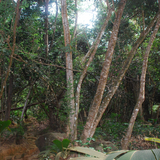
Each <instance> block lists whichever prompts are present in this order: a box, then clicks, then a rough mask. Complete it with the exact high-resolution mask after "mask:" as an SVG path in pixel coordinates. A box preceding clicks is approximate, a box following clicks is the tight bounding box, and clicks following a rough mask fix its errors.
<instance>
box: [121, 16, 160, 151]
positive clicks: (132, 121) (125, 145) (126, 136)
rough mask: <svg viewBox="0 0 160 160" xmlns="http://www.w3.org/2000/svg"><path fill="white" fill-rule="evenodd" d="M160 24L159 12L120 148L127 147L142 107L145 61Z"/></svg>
mask: <svg viewBox="0 0 160 160" xmlns="http://www.w3.org/2000/svg"><path fill="white" fill-rule="evenodd" d="M159 26H160V14H159V16H158V20H157V23H156V26H155V28H154V31H153V33H152V35H151V38H150V41H149V43H148V46H147V48H146V52H145V55H144V60H143V66H142V73H141V79H140V91H139V97H138V100H137V103H136V105H135V107H134V110H133V113H132V116H131V119H130V122H129V126H128V130H127V132H126V135H125V138H124V141H123V143H122V149H127V148H128V144H129V140H130V137H131V134H132V130H133V126H134V123H135V120H136V117H137V114H138V112H139V110H140V108H141V107H142V103H143V102H144V99H145V79H146V71H147V63H148V57H149V53H150V50H151V47H152V44H153V41H154V39H155V36H156V34H157V32H158V29H159Z"/></svg>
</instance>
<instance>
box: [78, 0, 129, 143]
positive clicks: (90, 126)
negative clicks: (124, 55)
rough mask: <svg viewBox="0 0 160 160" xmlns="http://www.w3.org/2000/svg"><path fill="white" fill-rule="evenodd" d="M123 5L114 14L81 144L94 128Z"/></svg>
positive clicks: (120, 3)
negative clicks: (106, 48)
mask: <svg viewBox="0 0 160 160" xmlns="http://www.w3.org/2000/svg"><path fill="white" fill-rule="evenodd" d="M125 4H126V0H121V1H120V2H119V7H118V11H117V13H116V18H115V21H114V25H113V30H112V34H111V37H110V41H109V45H108V50H107V53H106V56H105V61H104V63H103V67H102V71H101V75H100V80H99V84H98V87H97V91H96V95H95V97H94V100H93V103H92V106H91V107H90V110H89V115H88V118H87V122H86V125H85V127H84V130H83V133H82V135H81V139H82V141H83V142H86V139H87V138H89V137H92V135H93V133H92V130H93V127H94V121H95V119H96V116H97V113H98V109H99V107H100V104H101V100H102V96H103V93H104V89H105V85H106V82H107V77H108V73H109V69H110V65H111V61H112V55H113V52H114V48H115V44H116V41H117V35H118V31H119V26H120V21H121V17H122V14H123V10H124V7H125Z"/></svg>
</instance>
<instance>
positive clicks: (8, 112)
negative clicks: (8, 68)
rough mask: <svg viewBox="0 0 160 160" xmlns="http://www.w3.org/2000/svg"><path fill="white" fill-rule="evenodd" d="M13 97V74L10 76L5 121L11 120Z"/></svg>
mask: <svg viewBox="0 0 160 160" xmlns="http://www.w3.org/2000/svg"><path fill="white" fill-rule="evenodd" d="M12 95H13V74H11V75H10V79H9V87H8V95H7V106H6V111H5V121H7V120H9V118H10V111H11V106H12Z"/></svg>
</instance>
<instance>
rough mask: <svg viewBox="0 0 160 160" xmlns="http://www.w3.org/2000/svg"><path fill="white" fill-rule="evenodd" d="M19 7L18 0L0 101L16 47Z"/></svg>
mask: <svg viewBox="0 0 160 160" xmlns="http://www.w3.org/2000/svg"><path fill="white" fill-rule="evenodd" d="M19 5H20V0H18V1H17V7H16V18H15V23H14V28H13V46H12V49H11V51H12V52H11V55H10V61H9V66H8V69H7V73H6V77H5V79H4V81H3V84H2V88H1V92H0V99H1V98H2V94H3V91H4V88H5V86H6V82H7V79H8V76H9V73H10V68H11V66H12V60H13V55H14V51H15V47H16V28H17V23H18V20H19V19H18V17H19ZM9 46H10V45H9Z"/></svg>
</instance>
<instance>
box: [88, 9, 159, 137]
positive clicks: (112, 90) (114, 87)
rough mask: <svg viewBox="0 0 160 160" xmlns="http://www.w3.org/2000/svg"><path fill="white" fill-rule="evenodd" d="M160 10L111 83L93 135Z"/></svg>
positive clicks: (95, 123)
mask: <svg viewBox="0 0 160 160" xmlns="http://www.w3.org/2000/svg"><path fill="white" fill-rule="evenodd" d="M158 14H159V12H158V13H157V14H156V16H155V17H154V19H153V20H152V22H151V23H150V25H149V26H148V27H147V29H146V30H145V32H143V33H141V35H140V37H139V38H138V39H137V41H136V42H135V44H134V45H133V47H132V49H131V51H130V52H129V54H128V57H127V59H126V60H125V62H124V63H123V66H122V68H121V70H120V71H119V74H118V76H117V78H115V80H114V81H113V83H112V84H111V87H110V89H109V92H108V94H107V96H106V97H105V98H104V99H103V101H102V103H101V106H100V108H99V110H98V113H97V117H96V120H95V122H94V127H93V129H92V135H91V137H92V136H93V134H94V132H95V129H96V127H97V125H98V123H99V121H100V120H101V118H102V115H103V113H104V112H105V110H106V108H107V106H108V105H109V102H110V100H111V99H112V97H113V96H114V94H115V92H116V90H117V89H118V87H119V85H120V83H121V81H122V79H123V77H124V75H125V73H126V71H127V69H128V68H129V65H130V63H131V61H132V59H133V57H134V55H135V53H136V50H137V48H138V47H139V45H140V44H141V43H142V42H143V40H144V39H145V38H146V36H147V35H148V33H149V31H150V30H151V28H152V27H153V25H154V24H155V22H156V20H157V16H158Z"/></svg>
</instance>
